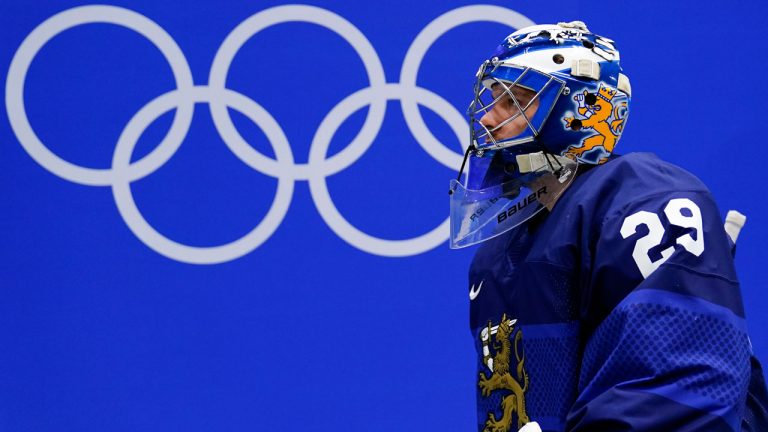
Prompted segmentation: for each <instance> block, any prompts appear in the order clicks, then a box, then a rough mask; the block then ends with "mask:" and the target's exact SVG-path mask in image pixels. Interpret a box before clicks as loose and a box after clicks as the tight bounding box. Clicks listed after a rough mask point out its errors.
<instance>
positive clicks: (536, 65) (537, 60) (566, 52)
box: [501, 46, 618, 73]
mask: <svg viewBox="0 0 768 432" xmlns="http://www.w3.org/2000/svg"><path fill="white" fill-rule="evenodd" d="M555 54H560V55H561V56H563V58H564V60H565V61H563V62H562V63H559V64H558V63H555V61H554V59H553V58H554V56H555ZM581 59H588V60H592V61H595V62H603V61H605V59H604V58H602V57H600V56H599V55H597V54H595V53H594V52H592V50H590V49H588V48H584V47H579V46H576V47H563V48H558V49H544V50H539V51H532V52H529V53H526V54H520V55H517V56H515V57H513V58H511V59H510V60H508V61H502V62H501V65H502V66H505V65H506V66H512V65H517V66H524V67H531V68H533V69H536V70H538V71H540V72H544V73H551V72H557V71H564V72H565V73H569V72H570V69H571V64H572V63H573V60H581ZM616 60H618V56H617V57H616Z"/></svg>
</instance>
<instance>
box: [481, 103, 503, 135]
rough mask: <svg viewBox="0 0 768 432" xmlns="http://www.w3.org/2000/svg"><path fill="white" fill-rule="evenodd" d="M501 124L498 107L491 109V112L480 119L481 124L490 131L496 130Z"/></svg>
mask: <svg viewBox="0 0 768 432" xmlns="http://www.w3.org/2000/svg"><path fill="white" fill-rule="evenodd" d="M499 122H500V120H499V109H498V107H497V106H494V107H493V108H491V110H490V111H486V113H485V114H483V116H482V117H480V124H481V125H483V126H485V127H486V128H487V129H489V130H490V129H493V128H495V127H496V125H498V124H499Z"/></svg>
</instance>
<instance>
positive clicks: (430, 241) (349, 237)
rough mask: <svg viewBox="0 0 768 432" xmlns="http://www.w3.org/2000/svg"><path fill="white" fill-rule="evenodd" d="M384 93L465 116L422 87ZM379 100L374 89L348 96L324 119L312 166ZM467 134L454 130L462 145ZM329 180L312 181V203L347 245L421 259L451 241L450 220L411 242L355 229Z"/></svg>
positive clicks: (389, 87) (394, 86) (396, 87)
mask: <svg viewBox="0 0 768 432" xmlns="http://www.w3.org/2000/svg"><path fill="white" fill-rule="evenodd" d="M383 90H385V93H386V96H387V99H402V98H403V97H405V95H406V93H409V92H412V93H413V96H414V97H415V100H417V101H418V102H420V103H421V104H423V105H424V106H426V107H428V108H430V109H432V110H433V111H434V112H436V113H442V114H445V113H455V114H456V115H458V116H459V117H461V114H459V113H458V111H456V110H455V109H451V108H453V107H452V106H451V105H450V104H449V103H448V102H446V101H445V99H443V98H441V97H439V96H437V95H436V94H434V93H432V92H430V91H429V90H426V89H423V88H420V87H417V88H409V87H404V86H401V85H400V84H387V86H386V87H385V88H384V89H383ZM379 96H380V95H379V94H378V93H377V91H376V89H373V88H366V89H363V90H359V91H357V92H355V93H353V94H352V95H350V96H348V97H347V98H346V99H344V100H343V101H341V102H340V103H339V104H338V105H337V106H336V107H335V108H334V109H333V110H331V112H330V113H328V115H327V116H326V117H325V119H323V122H322V123H321V124H320V128H318V131H317V134H315V138H314V139H313V140H312V150H311V151H310V154H309V163H310V165H311V164H313V163H315V162H317V161H318V160H323V158H325V156H326V154H327V152H328V147H329V146H330V143H331V139H332V138H333V133H334V132H335V131H336V130H338V128H339V126H340V125H341V124H342V123H343V122H344V120H346V119H347V118H349V116H350V115H352V114H354V113H355V112H356V111H358V110H359V109H361V108H363V107H364V106H366V105H368V104H370V102H371V100H375V99H376V98H377V97H379ZM458 123H463V122H461V118H459V121H458ZM448 124H449V125H456V124H457V121H456V118H452V119H449V121H448ZM465 132H466V131H465V130H464V128H462V127H459V128H456V127H454V128H453V133H454V134H456V138H457V139H458V140H459V142H461V141H462V140H463V139H464V137H465V136H466V134H465ZM366 149H367V148H366ZM366 149H363V150H362V151H363V152H364V151H365V150H366ZM325 179H326V177H325V176H320V175H318V176H313V177H310V178H309V190H310V193H311V194H312V200H313V201H314V202H315V206H316V207H317V210H318V212H319V213H320V216H322V218H323V220H324V221H325V223H327V224H328V226H329V227H330V228H331V229H332V230H333V232H335V233H336V234H337V235H338V236H339V237H341V238H342V239H343V240H344V241H346V242H347V243H349V244H351V245H352V246H354V247H356V248H358V249H360V250H363V251H365V252H368V253H372V254H376V255H381V256H388V257H404V256H410V255H417V254H420V253H423V252H426V251H428V250H431V249H434V248H435V247H436V246H438V245H440V244H441V243H443V242H445V240H446V239H447V238H448V234H449V231H448V226H449V219H446V220H445V221H443V223H441V224H440V226H438V227H437V228H434V229H433V230H432V231H430V232H428V233H426V234H423V235H421V236H418V237H414V238H412V239H407V240H385V239H380V238H377V237H374V236H371V235H369V234H366V233H364V232H362V231H360V230H359V229H357V228H355V227H354V226H353V225H352V224H350V223H349V222H348V221H347V220H346V219H344V216H342V215H341V213H340V212H339V210H338V209H337V208H336V206H335V205H334V204H333V200H332V199H331V195H330V192H329V191H328V184H327V183H326V181H325Z"/></svg>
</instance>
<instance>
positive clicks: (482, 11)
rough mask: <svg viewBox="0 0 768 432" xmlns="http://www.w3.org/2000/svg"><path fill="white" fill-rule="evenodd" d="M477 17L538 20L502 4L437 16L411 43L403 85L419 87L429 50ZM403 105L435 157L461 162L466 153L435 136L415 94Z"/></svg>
mask: <svg viewBox="0 0 768 432" xmlns="http://www.w3.org/2000/svg"><path fill="white" fill-rule="evenodd" d="M476 21H490V22H495V23H499V24H503V25H508V26H510V27H512V28H514V29H520V28H523V27H527V26H530V25H534V24H535V23H534V22H533V21H531V20H530V19H528V18H527V17H526V16H524V15H522V14H519V13H517V12H515V11H513V10H510V9H507V8H503V7H500V6H488V5H473V6H464V7H459V8H456V9H453V10H451V11H448V12H446V13H444V14H442V15H440V16H439V17H437V18H435V19H434V20H433V21H432V22H431V23H429V24H428V25H427V26H426V27H424V29H423V30H422V31H421V32H420V33H419V34H418V35H417V36H416V38H415V39H414V40H413V43H411V46H410V47H409V48H408V52H407V53H406V54H405V60H403V67H402V69H401V70H400V85H402V86H405V87H413V88H416V87H417V85H416V77H417V76H418V74H419V67H420V66H421V62H422V61H423V60H424V56H425V55H426V54H427V50H429V48H430V47H431V46H432V44H433V43H435V41H436V40H437V39H438V38H440V37H441V36H442V35H444V34H445V33H447V32H448V31H449V30H451V29H453V28H454V27H457V26H460V25H462V24H467V23H470V22H476ZM400 105H401V106H402V109H403V117H404V118H405V123H406V125H408V129H409V130H410V131H411V133H412V134H413V136H414V137H416V141H417V142H418V143H419V145H421V146H422V147H423V148H424V150H425V151H426V152H427V153H429V154H430V155H432V157H434V158H435V159H437V160H438V161H439V162H440V163H442V164H443V165H446V166H450V167H454V168H456V167H458V166H459V165H461V160H462V158H463V155H462V154H459V153H456V152H454V151H453V150H451V149H449V148H447V147H445V146H443V145H442V144H441V143H440V141H438V140H437V138H435V136H434V135H433V134H432V132H430V130H429V128H428V127H427V125H426V124H425V123H424V119H423V118H422V117H421V113H420V112H419V107H418V104H417V102H416V100H414V99H413V98H411V97H410V95H409V94H408V93H407V92H406V93H405V95H404V96H403V98H402V99H401V100H400ZM451 109H452V110H453V111H456V109H455V108H453V106H451ZM462 122H463V123H464V124H465V127H466V128H467V134H466V136H469V126H468V125H467V122H466V120H465V119H464V117H463V116H462ZM462 144H464V145H463V147H462V148H464V149H466V146H467V145H469V143H468V142H465V141H462Z"/></svg>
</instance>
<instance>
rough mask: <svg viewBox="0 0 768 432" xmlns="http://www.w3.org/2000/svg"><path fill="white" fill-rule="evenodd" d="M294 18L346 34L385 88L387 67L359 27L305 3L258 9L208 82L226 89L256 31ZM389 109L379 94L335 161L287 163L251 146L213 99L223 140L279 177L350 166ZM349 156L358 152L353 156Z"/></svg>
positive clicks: (220, 54) (219, 55) (375, 83)
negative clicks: (237, 60)
mask: <svg viewBox="0 0 768 432" xmlns="http://www.w3.org/2000/svg"><path fill="white" fill-rule="evenodd" d="M295 21H298V22H307V23H312V24H317V25H319V26H322V27H325V28H327V29H329V30H331V31H333V32H335V33H336V34H338V35H339V36H341V37H342V38H343V39H344V40H346V41H347V43H349V44H350V45H351V46H352V48H354V49H355V52H357V54H358V55H359V56H360V59H361V60H362V61H363V65H364V66H365V71H366V73H367V74H368V81H369V82H370V85H371V87H373V88H380V87H381V86H383V85H384V84H385V82H386V81H385V78H384V67H383V66H382V65H381V60H380V59H379V56H378V55H377V54H376V50H374V48H373V46H372V45H371V43H370V42H369V41H368V39H367V38H366V37H365V35H364V34H363V33H362V32H360V30H359V29H358V28H357V27H355V26H354V25H352V23H350V22H349V21H347V20H346V19H344V18H342V17H341V16H339V15H337V14H335V13H333V12H331V11H328V10H326V9H321V8H318V7H314V6H306V5H287V6H276V7H273V8H269V9H266V10H263V11H261V12H258V13H256V14H254V15H252V16H251V17H249V18H248V19H246V20H245V21H243V22H242V23H240V25H238V26H237V27H236V28H235V29H234V30H232V32H231V33H230V34H229V35H228V36H227V38H226V39H225V40H224V42H223V43H222V44H221V47H220V48H219V50H218V51H217V52H216V56H215V57H214V59H213V65H212V66H211V73H210V76H209V78H208V85H210V86H211V87H213V88H218V89H224V88H225V87H226V80H227V74H228V72H229V67H230V65H231V64H232V60H233V59H234V57H235V54H236V53H237V52H238V51H239V50H240V48H241V47H242V46H243V44H244V43H245V42H246V41H248V39H250V38H251V37H253V36H254V35H255V34H256V33H258V32H260V31H262V30H264V29H265V28H267V27H270V26H273V25H277V24H281V23H285V22H295ZM275 73H283V72H282V71H280V70H279V68H278V67H275ZM272 78H273V77H270V80H269V82H270V83H273V82H277V81H278V80H274V79H272ZM385 110H386V100H385V99H384V98H381V97H380V98H376V99H374V100H372V101H371V109H370V110H369V111H368V115H367V116H366V119H365V123H364V124H363V127H362V129H361V130H360V132H358V134H357V136H356V137H355V138H354V139H353V140H352V143H351V144H350V145H348V146H347V147H346V148H345V149H344V150H342V151H341V152H339V153H338V154H336V155H334V156H333V157H331V158H330V159H328V160H325V161H320V162H318V164H317V165H312V164H311V163H307V164H295V165H291V166H286V165H284V164H280V163H277V162H276V161H275V160H273V159H271V158H268V157H266V156H264V155H263V154H261V153H259V152H258V151H256V150H255V149H254V148H253V147H251V146H250V145H249V144H248V142H247V141H246V140H245V139H244V138H243V137H242V136H241V135H240V133H239V132H238V131H237V129H236V128H235V125H234V124H233V123H232V119H231V118H230V117H229V113H228V112H227V109H226V107H225V106H224V105H222V104H220V103H217V102H216V101H213V102H212V103H211V115H212V116H213V122H214V124H215V125H216V129H217V130H218V131H219V134H220V135H221V136H222V138H224V142H225V143H226V144H227V145H228V146H229V147H230V148H231V149H232V150H233V151H234V152H235V153H236V154H238V155H247V157H246V159H244V160H247V161H248V162H247V163H248V164H249V165H250V166H251V167H253V168H254V169H256V170H258V171H261V172H263V173H265V174H267V175H270V176H272V177H278V176H280V175H284V174H285V173H286V172H287V173H290V175H291V176H292V177H293V178H294V179H296V180H306V179H308V178H309V177H310V176H313V175H318V174H322V173H327V172H328V171H329V170H330V169H331V168H328V167H329V166H336V167H338V166H339V165H341V166H343V167H346V166H349V165H351V164H352V163H353V162H354V161H355V155H357V157H359V154H361V153H362V152H360V151H359V149H358V148H361V147H367V146H369V145H370V143H371V142H373V140H374V139H375V138H376V135H377V134H378V132H379V129H380V128H381V125H382V123H383V122H384V112H385ZM356 150H358V151H356ZM350 155H353V156H352V157H350ZM337 161H339V162H337ZM342 169H343V168H342Z"/></svg>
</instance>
